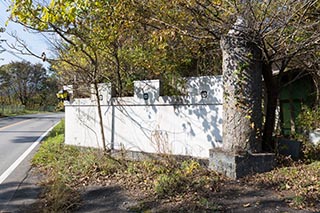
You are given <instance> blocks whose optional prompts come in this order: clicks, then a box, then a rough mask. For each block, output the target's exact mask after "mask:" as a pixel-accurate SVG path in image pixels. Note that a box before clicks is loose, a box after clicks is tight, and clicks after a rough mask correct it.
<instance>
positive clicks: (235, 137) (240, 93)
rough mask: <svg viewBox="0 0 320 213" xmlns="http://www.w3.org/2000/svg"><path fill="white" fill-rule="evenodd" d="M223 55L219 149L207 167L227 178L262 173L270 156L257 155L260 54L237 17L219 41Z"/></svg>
mask: <svg viewBox="0 0 320 213" xmlns="http://www.w3.org/2000/svg"><path fill="white" fill-rule="evenodd" d="M221 49H222V53H223V65H222V70H223V86H224V103H223V113H224V114H223V127H222V129H223V130H222V132H223V133H222V134H223V135H222V148H221V149H212V150H210V158H209V167H210V168H211V169H213V170H216V171H218V172H221V173H223V174H225V175H227V176H229V177H231V178H240V177H243V176H246V175H248V174H251V173H256V172H265V171H268V170H270V169H272V168H273V166H274V154H265V153H259V152H261V132H262V131H261V122H262V109H261V100H262V96H261V93H262V80H261V78H262V66H261V62H260V58H261V51H260V50H259V48H258V45H257V43H256V41H255V39H254V35H253V33H252V32H251V31H250V27H248V23H247V22H246V21H245V20H244V19H243V18H241V17H239V18H238V19H237V21H236V23H235V24H234V26H233V28H232V29H231V30H230V31H229V32H228V34H227V35H226V36H225V37H224V38H223V39H222V40H221Z"/></svg>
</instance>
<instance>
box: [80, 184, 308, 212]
mask: <svg viewBox="0 0 320 213" xmlns="http://www.w3.org/2000/svg"><path fill="white" fill-rule="evenodd" d="M130 194H131V195H130ZM290 199H292V195H290V193H287V194H279V193H277V192H276V191H273V190H270V189H260V188H257V187H254V186H247V185H243V183H241V182H239V181H230V182H228V183H226V184H225V185H224V187H223V191H221V192H214V193H212V195H210V197H209V198H208V200H207V201H208V205H211V208H210V209H208V210H207V211H206V210H204V211H203V210H201V212H270V213H273V212H312V211H306V210H297V209H294V208H292V207H290V205H289V202H288V200H290ZM82 200H83V203H82V205H81V207H80V208H79V209H78V210H77V211H76V212H198V211H197V209H194V208H193V207H192V206H190V208H188V207H187V206H188V205H189V204H188V202H184V201H183V200H182V201H181V200H180V201H179V202H172V201H168V200H158V201H157V200H150V199H148V198H146V197H139V192H136V193H135V192H127V191H126V190H124V189H122V188H121V187H120V186H117V185H111V186H105V187H101V186H89V187H86V188H85V191H84V192H83V194H82ZM213 205H214V208H212V206H213ZM186 207H187V208H186ZM213 209H215V210H213Z"/></svg>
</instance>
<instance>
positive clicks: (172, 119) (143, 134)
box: [66, 76, 223, 158]
mask: <svg viewBox="0 0 320 213" xmlns="http://www.w3.org/2000/svg"><path fill="white" fill-rule="evenodd" d="M186 82H187V83H186V86H185V88H183V90H184V91H183V94H186V95H185V96H175V97H174V96H160V82H159V80H150V81H137V82H135V93H134V96H133V97H120V98H112V97H111V93H110V90H105V91H106V92H105V93H101V95H102V97H103V100H104V102H103V103H102V106H101V108H102V111H103V114H104V122H105V130H106V138H107V140H109V141H110V144H112V146H113V148H115V149H123V148H124V149H127V150H130V151H143V152H151V153H159V152H160V153H163V152H164V153H170V154H178V155H190V156H194V157H204V158H208V157H209V149H211V148H214V147H220V146H221V143H222V97H223V88H222V78H221V77H220V76H218V77H211V76H204V77H198V78H188V79H187V80H186ZM79 103H80V102H79V100H76V101H74V102H71V103H69V104H68V103H67V104H66V123H69V124H72V125H66V135H69V137H68V140H67V139H66V143H70V144H74V145H83V143H86V146H93V147H96V146H95V145H94V141H95V140H97V135H99V132H100V131H99V128H96V125H95V124H94V123H97V122H96V121H94V120H95V119H96V118H97V115H91V114H92V113H93V114H94V113H96V110H89V109H88V108H94V107H96V103H95V100H94V99H93V100H91V101H90V102H83V103H82V104H79ZM74 107H77V108H78V109H77V110H80V111H82V113H79V112H78V113H77V114H78V115H80V117H81V119H79V118H78V119H76V118H75V116H74V114H75V111H74V110H73V108H74ZM86 113H88V114H90V115H85V114H86ZM86 116H89V117H91V118H90V119H91V123H88V122H87V121H86V120H87V119H85V118H86ZM92 119H93V120H92ZM68 120H70V121H69V122H68ZM71 120H74V121H76V122H74V121H71ZM81 122H82V123H86V125H83V124H81ZM74 128H79V129H80V131H82V132H84V131H86V130H85V128H90V129H92V131H91V132H92V133H90V134H91V135H90V134H89V135H90V136H88V135H87V136H86V142H84V141H82V142H81V139H80V138H79V135H76V133H75V131H73V129H74ZM93 132H94V134H93ZM74 138H77V144H75V142H74ZM98 138H99V137H98ZM88 139H89V141H91V140H92V141H91V142H90V143H88Z"/></svg>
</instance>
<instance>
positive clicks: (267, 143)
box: [262, 64, 279, 152]
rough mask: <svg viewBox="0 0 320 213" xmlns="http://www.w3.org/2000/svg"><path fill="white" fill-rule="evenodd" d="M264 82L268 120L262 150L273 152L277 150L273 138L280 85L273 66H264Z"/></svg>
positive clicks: (264, 130)
mask: <svg viewBox="0 0 320 213" xmlns="http://www.w3.org/2000/svg"><path fill="white" fill-rule="evenodd" d="M262 74H263V77H264V82H265V86H266V95H267V103H266V105H265V107H266V118H265V119H266V120H265V123H264V129H263V137H262V149H263V150H264V151H271V152H273V151H274V149H275V141H274V140H273V138H272V134H273V132H274V127H275V120H276V109H277V100H278V96H279V84H278V80H277V79H276V78H277V77H274V76H273V75H272V66H271V64H264V65H263V69H262Z"/></svg>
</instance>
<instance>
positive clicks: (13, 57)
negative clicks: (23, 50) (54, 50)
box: [0, 0, 50, 66]
mask: <svg viewBox="0 0 320 213" xmlns="http://www.w3.org/2000/svg"><path fill="white" fill-rule="evenodd" d="M10 2H11V1H10V0H0V27H4V28H5V29H6V31H5V33H1V34H0V36H1V39H5V40H7V41H8V42H9V43H10V44H14V43H15V39H13V38H12V37H11V36H10V35H9V34H11V33H14V34H16V35H17V36H18V37H19V38H20V39H22V40H23V41H25V43H26V44H27V45H28V48H29V49H30V50H32V51H33V52H34V53H35V54H37V55H39V56H40V55H41V54H42V52H45V53H46V54H50V53H49V52H50V51H49V45H48V43H49V42H48V41H47V40H46V38H45V37H44V36H43V35H42V34H40V33H31V32H29V31H28V30H27V29H25V28H24V27H23V26H21V25H19V24H15V23H12V22H9V24H8V26H5V23H6V21H7V20H8V16H9V13H8V12H6V10H7V9H8V6H9V5H10ZM1 45H2V46H3V48H5V49H6V50H7V51H5V52H3V53H1V54H0V65H2V64H8V63H10V62H11V61H22V60H26V61H30V62H31V63H43V62H42V60H40V59H38V58H36V57H33V56H25V55H21V54H17V53H15V52H16V51H15V50H12V49H10V48H9V47H8V46H7V45H6V44H4V43H3V42H2V44H1ZM44 66H48V64H46V63H45V64H44Z"/></svg>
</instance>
